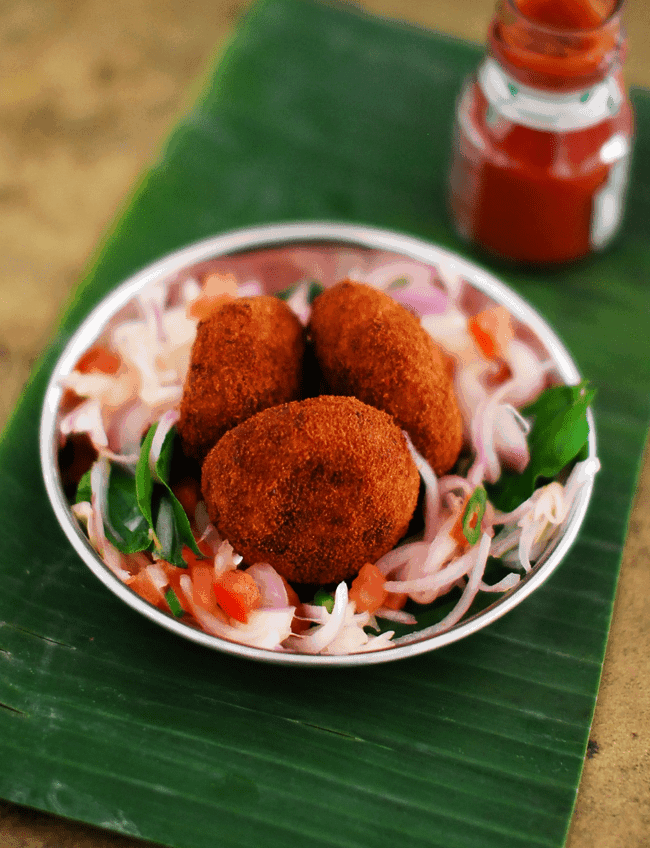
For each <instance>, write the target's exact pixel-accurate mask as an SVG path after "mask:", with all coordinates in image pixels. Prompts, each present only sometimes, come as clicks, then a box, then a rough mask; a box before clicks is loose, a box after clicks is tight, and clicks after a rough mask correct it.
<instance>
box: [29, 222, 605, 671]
mask: <svg viewBox="0 0 650 848" xmlns="http://www.w3.org/2000/svg"><path fill="white" fill-rule="evenodd" d="M319 242H323V243H330V244H340V245H342V246H343V247H346V246H347V247H360V248H367V249H376V250H383V251H390V252H395V253H398V254H401V255H403V256H405V257H407V258H409V259H415V260H417V261H421V262H425V263H426V264H429V265H439V264H440V262H441V261H442V262H444V263H445V267H446V269H450V270H453V271H455V272H457V273H458V274H462V276H463V278H464V279H466V280H467V281H468V282H469V283H470V285H472V286H474V287H475V288H477V289H479V290H480V291H482V292H483V293H484V294H486V295H488V297H490V298H492V299H493V300H495V301H496V302H498V303H500V304H503V305H504V306H506V307H507V308H508V310H509V311H510V312H511V313H512V314H513V316H514V317H515V318H516V319H517V320H519V321H520V322H521V323H523V324H525V325H527V326H528V327H529V328H530V329H531V330H532V331H533V333H534V334H535V335H536V336H537V337H538V338H539V339H540V340H541V341H542V342H543V344H544V345H545V347H546V348H547V350H548V351H549V353H550V354H551V356H552V358H553V360H554V363H555V366H556V370H557V372H558V373H559V375H560V377H561V379H562V380H564V382H565V383H567V384H576V383H578V382H579V381H580V379H581V377H580V373H579V371H578V368H577V367H576V365H575V363H574V361H573V359H572V357H571V355H570V354H569V352H568V350H567V349H566V347H565V346H564V344H563V342H562V341H561V340H560V338H559V337H558V335H557V334H556V332H555V331H554V330H553V329H552V327H551V326H550V325H549V324H548V323H547V322H546V321H545V320H544V319H543V318H542V317H541V315H540V314H539V313H538V312H537V311H536V310H535V309H534V308H533V307H532V306H531V305H530V304H529V303H528V302H527V301H525V300H524V299H523V298H522V297H520V296H519V295H518V294H517V293H516V292H514V291H513V290H512V289H511V288H510V287H509V286H507V285H506V284H505V283H503V282H501V281H500V280H499V279H497V277H496V276H494V275H493V274H491V273H490V272H489V271H487V270H485V269H483V268H482V267H481V266H479V265H477V264H475V263H474V262H472V261H470V260H468V259H465V258H464V257H462V256H460V255H459V254H456V253H454V252H453V251H451V250H448V249H447V248H444V247H440V246H438V245H436V244H435V243H433V242H428V241H425V240H424V239H420V238H416V237H413V236H411V235H408V234H403V233H399V232H397V231H394V230H386V229H380V228H376V227H371V226H366V225H355V224H341V223H331V222H328V221H313V222H297V223H279V224H267V225H262V226H254V227H246V228H241V229H236V230H231V231H228V232H225V233H223V234H220V235H216V236H212V237H209V238H206V239H202V240H200V241H197V242H195V243H193V244H190V245H188V246H186V247H183V248H181V249H179V250H176V251H174V252H172V253H169V254H167V255H165V256H163V257H161V258H159V259H157V260H155V261H154V262H152V263H150V264H149V265H147V266H146V267H144V268H142V269H140V270H139V271H137V272H136V273H134V274H132V275H130V276H129V277H128V278H127V279H126V280H124V281H123V282H122V283H120V284H119V285H117V286H116V287H115V288H114V289H113V290H112V291H111V292H109V294H107V295H106V296H105V297H104V298H102V300H101V301H100V302H99V303H98V304H97V305H96V306H95V307H94V308H93V309H92V310H91V312H90V313H89V314H88V315H87V316H86V318H85V319H84V320H83V321H82V322H81V324H80V325H79V327H78V328H77V329H76V330H75V331H74V333H73V334H72V336H71V337H70V339H69V340H68V342H67V344H66V345H65V348H64V350H63V352H62V353H61V355H60V356H59V358H58V360H57V362H56V364H55V366H54V369H53V371H52V374H51V376H50V379H49V381H48V384H47V388H46V391H45V395H44V400H43V407H42V413H41V422H40V431H39V448H40V459H41V467H42V472H43V479H44V482H45V488H46V491H47V494H48V497H49V500H50V503H51V505H52V508H53V510H54V513H55V515H56V517H57V519H58V521H59V524H60V525H61V528H62V529H63V531H64V533H65V535H66V536H67V538H68V540H69V541H70V543H71V544H72V546H73V548H74V549H75V550H76V552H77V553H78V554H79V556H80V557H81V559H82V560H83V561H84V563H85V564H86V565H87V566H88V568H89V569H90V570H91V571H92V572H93V574H95V576H96V577H97V578H99V580H101V582H102V583H103V584H104V585H105V586H106V587H107V588H108V589H109V590H110V591H112V592H113V594H115V595H117V597H119V598H120V599H121V600H122V601H124V602H125V603H126V604H127V605H128V606H130V607H131V608H132V609H134V610H135V611H136V612H139V613H140V614H142V615H144V616H145V617H146V618H148V619H149V620H150V621H153V622H155V623H157V624H159V625H161V626H162V627H164V628H165V629H167V630H169V631H171V632H173V633H176V634H177V635H180V636H182V637H184V638H186V639H189V640H190V641H193V642H195V643H197V644H200V645H203V646H204V647H207V648H211V649H213V650H218V651H222V652H225V653H229V654H233V655H235V656H240V657H245V658H247V659H253V660H258V661H263V662H271V663H274V664H280V665H296V666H309V667H333V666H335V667H346V666H359V665H373V664H377V663H384V662H392V661H394V660H398V659H405V658H407V657H413V656H417V655H419V654H422V653H426V652H428V651H432V650H435V649H437V648H441V647H443V646H445V645H449V644H451V643H453V642H457V641H459V640H460V639H463V638H465V637H467V636H469V635H472V634H474V633H477V632H478V631H480V630H482V629H483V628H484V627H487V626H488V625H489V624H492V623H493V622H494V621H496V620H497V619H499V618H501V617H502V616H503V615H505V614H506V613H507V612H509V611H510V610H512V609H513V608H514V607H516V606H518V605H519V604H520V603H521V602H522V601H523V600H525V598H527V597H528V596H529V595H530V594H531V593H532V592H533V591H535V590H536V589H537V588H538V587H539V586H541V584H542V583H544V582H545V581H546V580H547V579H548V577H549V576H550V575H551V574H552V573H553V572H554V571H555V569H556V568H557V567H558V565H559V564H560V562H561V561H562V560H563V559H564V557H565V555H566V554H567V552H568V550H569V548H570V547H571V546H572V545H573V542H574V541H575V539H576V536H577V535H578V532H579V529H580V526H581V524H582V522H583V520H584V517H585V515H586V512H587V508H588V505H589V501H590V498H591V494H592V491H593V485H594V481H593V477H591V478H590V479H589V480H588V481H587V482H586V483H585V485H584V486H583V487H582V488H581V490H580V492H579V493H578V496H577V499H576V501H575V502H574V504H573V507H572V509H571V511H570V513H569V515H568V517H567V519H566V520H565V522H564V525H565V526H564V531H563V532H561V531H560V532H561V535H559V538H558V539H557V540H556V542H555V543H554V547H553V548H552V550H551V552H550V554H549V555H548V557H547V558H546V560H545V561H544V562H542V563H541V564H537V565H536V566H535V567H534V569H533V570H532V571H531V572H529V574H528V575H527V576H526V577H525V579H523V580H522V581H521V582H520V583H519V584H518V585H517V586H516V587H515V588H514V589H511V590H510V591H508V592H505V593H503V594H501V595H499V596H498V597H497V599H496V600H495V602H494V603H493V604H491V605H490V606H489V607H488V608H486V609H485V610H483V611H481V612H480V613H477V614H476V615H474V616H472V617H471V618H469V619H465V620H462V621H461V622H459V623H458V624H456V625H454V626H453V627H452V628H450V629H449V630H447V631H445V632H443V633H439V634H436V635H433V636H426V635H425V636H422V637H418V635H416V634H413V637H412V640H411V641H409V642H407V643H404V644H396V645H395V646H394V647H391V648H387V649H382V650H378V651H368V652H364V653H356V654H346V655H341V656H338V655H332V656H330V655H320V654H318V655H311V654H297V653H289V652H286V653H284V652H280V651H272V650H268V649H264V648H255V647H251V646H248V645H243V644H240V643H237V642H230V641H228V640H226V639H221V638H220V637H217V636H213V635H211V634H209V633H205V632H203V631H200V630H195V629H194V628H192V627H188V626H187V625H186V624H183V623H182V622H181V621H180V620H178V619H175V618H172V617H170V616H168V615H167V614H166V613H164V612H163V611H162V610H159V609H157V608H156V607H153V606H151V605H150V604H149V603H148V602H146V601H145V600H144V599H143V598H141V597H140V596H139V595H138V594H136V592H135V591H134V590H132V589H130V588H129V587H128V586H127V585H126V584H125V583H123V582H122V581H121V580H120V579H119V577H117V576H116V575H115V574H113V572H112V571H111V570H110V569H109V568H108V566H107V565H106V564H105V563H104V562H103V560H102V559H101V558H100V557H99V555H98V554H97V553H96V552H95V550H94V548H93V547H92V546H91V545H90V542H89V541H88V539H87V537H86V535H85V534H84V532H83V531H82V529H81V527H80V525H79V523H78V522H77V520H76V518H75V517H74V515H73V513H72V511H71V509H70V506H69V504H68V501H67V499H66V496H65V493H64V490H63V485H62V482H61V477H60V474H59V471H58V462H57V430H58V408H59V403H60V400H61V397H62V394H63V390H62V388H61V386H60V381H61V379H62V378H63V377H65V376H67V375H68V374H69V373H70V372H71V371H72V370H73V368H74V365H75V364H76V362H77V361H78V359H79V357H80V355H81V354H82V353H83V352H84V351H85V350H86V349H87V348H88V347H90V346H91V345H92V344H93V343H94V342H95V341H96V339H97V338H98V337H99V336H100V334H101V332H102V331H103V329H104V327H105V325H106V322H107V321H108V320H109V319H110V318H111V317H112V316H113V315H115V314H116V313H117V312H119V310H120V309H122V308H123V307H124V306H126V304H127V303H128V302H129V301H130V300H131V299H132V298H133V296H134V295H135V294H136V293H137V292H138V291H139V290H140V289H141V288H143V287H145V286H147V285H148V284H150V283H152V282H153V281H154V280H167V279H170V278H172V277H173V276H174V274H177V273H178V272H179V271H181V270H182V269H183V268H186V267H188V266H191V265H195V264H197V263H199V262H203V261H205V260H207V259H212V258H218V257H221V256H224V255H228V254H233V253H240V252H244V251H250V250H261V249H264V248H278V247H281V246H283V245H287V244H297V243H305V244H307V243H310V244H317V243H319ZM587 419H588V424H589V441H588V459H594V460H595V458H596V433H595V424H594V418H593V413H592V411H591V409H588V410H587Z"/></svg>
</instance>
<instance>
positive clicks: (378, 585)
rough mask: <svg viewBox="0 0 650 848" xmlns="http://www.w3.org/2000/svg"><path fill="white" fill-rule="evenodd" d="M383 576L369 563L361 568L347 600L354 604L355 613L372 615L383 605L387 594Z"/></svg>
mask: <svg viewBox="0 0 650 848" xmlns="http://www.w3.org/2000/svg"><path fill="white" fill-rule="evenodd" d="M385 582H386V581H385V579H384V575H383V574H382V573H381V571H380V570H379V569H378V568H377V566H376V565H373V564H372V563H370V562H367V563H366V564H365V565H364V566H362V568H361V570H360V571H359V573H358V575H357V576H356V577H355V578H354V580H353V581H352V586H351V588H350V592H349V594H348V598H349V600H351V601H354V603H355V604H356V608H357V612H370V613H373V612H375V611H376V610H378V609H379V607H382V606H383V605H384V601H385V600H386V596H387V594H388V593H387V592H386V590H385V589H384V583H385Z"/></svg>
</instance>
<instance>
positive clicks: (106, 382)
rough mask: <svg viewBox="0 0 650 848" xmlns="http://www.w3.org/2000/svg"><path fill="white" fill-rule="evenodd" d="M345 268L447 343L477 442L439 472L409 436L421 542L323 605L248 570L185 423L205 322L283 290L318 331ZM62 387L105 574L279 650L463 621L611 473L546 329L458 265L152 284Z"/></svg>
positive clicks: (204, 625) (201, 273) (69, 465)
mask: <svg viewBox="0 0 650 848" xmlns="http://www.w3.org/2000/svg"><path fill="white" fill-rule="evenodd" d="M345 277H347V278H349V279H353V280H357V281H359V282H365V283H367V284H369V285H372V286H374V287H376V288H378V289H381V290H383V291H385V292H387V293H388V294H389V295H390V296H391V297H393V298H394V300H396V301H397V302H398V303H401V304H402V305H403V306H404V307H405V308H406V309H409V310H411V311H412V312H414V313H415V314H416V315H417V316H419V317H420V320H421V323H422V326H423V327H424V328H425V330H426V331H427V332H428V333H429V334H430V335H431V337H432V338H433V339H434V341H436V342H437V343H438V344H439V345H440V346H441V347H442V348H443V349H444V350H445V351H446V353H447V355H448V358H449V362H450V367H451V368H453V379H454V386H455V392H456V396H457V399H458V403H459V406H460V409H461V413H462V418H463V425H464V441H465V445H464V448H463V451H462V453H461V456H460V458H459V460H458V462H457V464H456V466H455V467H454V468H453V469H452V471H451V472H450V473H448V474H446V475H444V476H442V477H437V476H436V474H435V473H434V472H433V470H432V469H431V467H430V466H429V465H428V464H427V462H426V461H425V460H424V459H423V458H422V457H421V456H420V455H419V454H418V453H417V451H416V450H415V449H414V448H413V446H412V444H411V443H410V440H409V439H408V434H405V435H406V437H407V441H408V444H409V448H410V450H411V453H412V455H413V458H414V460H415V462H416V465H417V468H418V471H419V473H420V480H421V492H420V502H419V506H418V511H417V518H416V520H415V521H414V522H412V523H411V528H412V530H413V532H412V533H411V535H410V536H408V538H405V539H403V540H402V541H401V542H400V543H399V544H398V546H397V547H396V548H394V549H393V550H392V551H390V552H389V553H387V554H385V555H384V556H382V557H381V558H380V559H379V560H378V561H377V562H376V563H369V564H368V565H367V566H364V567H363V568H362V569H361V572H360V573H359V576H358V577H357V578H355V579H354V580H352V581H348V583H345V582H341V583H339V585H337V586H329V587H322V588H321V589H320V590H319V591H318V592H317V593H316V595H315V596H312V597H310V598H306V597H304V590H303V589H301V587H294V586H291V585H289V584H288V583H287V581H286V580H285V579H284V578H283V577H282V576H281V575H280V574H278V572H277V571H276V570H275V569H274V568H272V566H270V565H269V564H268V563H248V564H244V563H243V562H242V558H241V556H239V555H238V553H237V552H236V551H235V550H233V548H232V546H231V545H230V543H229V541H228V540H227V539H224V538H221V536H220V535H219V533H218V531H217V529H216V528H215V527H214V526H213V525H212V524H211V523H210V519H209V517H208V514H207V510H206V507H205V503H204V502H203V500H202V497H201V493H200V489H199V484H198V482H197V481H196V480H194V482H193V481H192V480H189V481H188V480H181V481H178V480H174V479H173V473H172V471H173V463H174V452H175V451H176V450H178V447H177V439H176V433H175V424H176V421H177V419H178V407H179V403H180V400H181V396H182V393H183V384H184V381H185V375H186V372H187V369H188V366H189V360H190V352H191V348H192V343H193V341H194V337H195V333H196V326H197V322H198V321H199V320H200V319H202V318H204V317H206V316H207V315H208V314H209V313H210V311H212V310H213V309H215V308H217V307H218V306H219V304H221V303H223V301H224V299H229V298H236V297H243V296H254V295H257V294H261V293H263V292H266V293H275V294H277V295H278V296H280V297H282V298H283V299H284V300H285V301H286V302H287V304H288V305H289V306H290V307H291V308H292V310H293V311H294V312H295V314H296V315H297V316H298V318H299V319H300V321H301V322H302V323H303V324H304V325H306V324H307V323H308V321H309V316H310V309H311V302H312V301H313V299H314V297H315V296H316V294H317V293H318V292H319V291H320V290H321V288H322V287H327V286H330V285H333V284H334V283H336V282H337V281H338V280H340V279H342V278H345ZM62 388H63V389H64V395H63V400H62V404H61V409H60V413H59V423H58V433H59V440H60V453H59V456H60V468H61V473H62V479H63V480H64V483H65V484H66V486H67V492H68V494H69V497H70V501H71V504H72V511H73V513H74V515H75V516H76V518H77V520H78V521H79V522H80V524H81V525H82V526H83V527H84V529H85V531H86V533H87V536H88V539H89V541H90V544H91V545H92V547H93V548H94V549H95V551H96V552H97V554H98V556H99V557H100V558H101V559H102V560H103V562H104V563H105V565H106V567H107V568H108V569H110V571H111V572H112V573H113V574H114V575H116V576H117V577H118V578H119V579H120V580H121V581H122V582H123V583H125V584H126V585H127V586H129V587H130V588H131V589H132V590H133V591H134V592H136V593H137V594H138V595H140V596H141V597H142V598H144V599H145V600H146V601H147V602H149V603H150V604H153V605H154V606H156V607H157V608H159V609H161V610H163V611H165V612H166V613H167V614H168V615H170V616H174V617H176V618H178V619H179V620H181V621H182V622H184V623H185V624H186V625H187V626H188V627H193V628H197V629H199V630H203V631H205V632H206V633H209V634H212V635H214V636H217V637H220V638H222V639H226V640H230V641H233V642H239V643H242V644H245V645H250V646H254V647H258V648H264V649H267V650H269V651H277V652H298V653H304V654H330V655H331V654H338V655H340V654H352V653H358V652H363V651H377V650H389V649H390V648H391V647H393V646H394V645H398V644H400V643H401V642H402V640H408V639H409V636H411V635H412V634H413V633H416V632H417V631H418V630H420V629H423V628H425V627H426V628H427V634H434V633H442V632H444V631H446V630H449V629H450V628H452V627H454V626H455V625H457V624H458V623H459V622H461V621H462V620H463V619H464V618H466V617H467V616H468V615H473V614H475V612H476V611H478V610H479V609H483V608H485V607H486V606H488V605H489V604H490V603H492V601H493V599H494V595H495V593H498V594H501V593H505V592H511V591H512V590H514V589H515V587H517V586H518V585H519V583H520V582H521V581H522V580H526V579H527V576H528V575H529V574H530V573H531V571H532V570H533V569H534V568H535V564H536V562H537V561H538V560H539V559H540V557H541V556H542V555H543V554H544V553H545V552H546V551H547V550H548V549H549V547H552V545H553V542H554V539H556V538H557V537H558V535H559V533H560V529H561V528H562V526H563V525H564V523H565V522H566V520H567V517H568V516H569V514H570V513H571V510H572V507H573V505H574V502H575V500H576V497H577V495H578V493H579V492H580V490H581V488H582V486H584V485H585V484H586V483H587V482H589V481H590V480H591V479H592V478H593V476H594V475H595V474H596V473H597V471H598V468H599V463H598V460H597V459H595V458H587V449H586V445H587V439H588V423H587V419H586V412H587V408H588V406H589V404H590V403H591V400H592V397H593V391H592V390H591V389H590V388H589V387H588V386H587V384H586V383H580V384H578V385H575V386H566V385H562V384H561V383H560V382H559V378H558V375H557V373H556V370H555V368H554V363H553V360H552V359H551V357H550V356H549V354H548V352H547V350H546V349H545V348H544V346H543V345H542V343H541V342H540V340H539V339H538V338H537V337H536V336H534V334H533V333H532V332H531V331H530V329H528V328H527V327H525V326H524V325H520V324H519V323H518V322H516V321H515V320H514V319H513V318H512V317H511V315H510V314H509V313H508V312H507V310H506V309H505V307H503V306H499V305H496V304H494V303H493V302H492V301H491V300H490V299H489V298H488V297H487V295H485V294H483V293H481V292H479V291H477V289H475V288H474V287H473V286H471V284H470V283H469V282H467V281H465V280H464V279H462V278H461V277H458V276H457V275H456V274H454V273H453V272H452V271H450V269H448V268H445V267H443V266H439V267H434V266H429V265H425V264H424V263H421V262H417V261H414V260H410V259H405V258H404V257H402V256H399V255H397V254H389V253H383V252H380V251H371V250H362V249H358V250H356V249H350V248H345V247H337V248H329V247H317V248H312V247H301V246H297V247H283V248H275V249H267V250H258V251H254V252H250V253H247V254H242V255H237V256H233V257H220V258H218V259H214V260H211V261H208V262H204V263H201V264H200V265H196V266H193V267H191V268H189V269H187V270H186V271H184V272H183V273H180V274H176V275H175V276H173V277H172V278H170V279H168V280H165V281H163V282H161V281H157V282H155V283H153V284H149V285H148V286H147V287H146V288H145V289H144V290H143V291H141V292H140V293H139V294H138V295H136V297H135V298H134V299H133V301H132V302H131V303H130V304H129V305H128V306H127V307H125V308H124V309H123V310H122V311H121V312H120V313H119V314H118V315H116V316H115V317H114V318H113V319H112V320H111V322H110V323H109V324H108V326H106V327H105V328H104V331H103V333H102V335H101V336H100V338H98V339H97V341H96V343H95V344H94V346H93V347H92V348H91V349H90V350H89V351H87V353H86V354H85V355H84V356H83V357H82V358H81V359H80V360H79V362H78V363H77V365H76V367H75V369H74V370H73V371H72V372H71V373H70V374H69V375H68V376H66V377H65V378H64V379H63V380H62ZM143 434H146V435H145V437H144V440H143ZM152 499H153V500H152ZM154 503H155V509H154V507H152V504H154ZM154 512H155V514H154ZM414 525H415V526H414ZM312 591H313V590H312ZM219 599H221V601H220V600H219Z"/></svg>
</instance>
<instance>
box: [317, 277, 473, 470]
mask: <svg viewBox="0 0 650 848" xmlns="http://www.w3.org/2000/svg"><path fill="white" fill-rule="evenodd" d="M309 333H310V336H311V339H312V342H313V345H314V350H315V352H316V357H317V359H318V361H319V363H320V366H321V369H322V371H323V375H324V377H325V379H326V381H327V383H328V384H329V387H330V390H331V391H332V393H333V394H337V395H354V396H355V397H357V398H359V400H362V401H363V402H364V403H367V404H370V405H371V406H375V407H377V408H378V409H383V410H384V411H385V412H388V413H390V414H391V415H392V416H393V417H394V418H395V421H396V422H397V423H398V424H399V425H400V427H402V428H403V429H404V430H406V431H407V432H408V434H409V436H410V437H411V440H412V441H413V444H414V445H415V447H416V448H417V450H418V451H419V452H420V453H421V454H422V456H424V458H425V459H426V460H427V461H428V462H429V464H430V465H431V467H432V468H433V470H434V471H435V472H436V474H444V473H445V472H446V471H448V470H449V469H450V468H451V467H452V466H453V465H454V463H455V462H456V460H457V458H458V455H459V453H460V450H461V447H462V444H463V425H462V418H461V414H460V411H459V408H458V403H457V401H456V396H455V394H454V389H453V383H452V378H451V375H450V374H449V372H448V369H447V364H446V361H445V355H444V353H443V352H442V350H441V349H440V348H439V347H438V346H437V345H436V343H435V342H434V341H433V339H431V337H430V336H429V335H428V333H427V332H426V330H425V329H424V328H423V327H422V326H421V324H420V321H419V319H418V318H416V317H415V316H414V315H413V314H411V313H410V312H409V311H408V310H407V309H405V308H404V307H403V306H401V305H400V304H399V303H396V302H395V301H394V300H392V298H390V297H389V296H388V295H387V294H385V293H384V292H381V291H378V290H376V289H373V288H372V287H371V286H368V285H365V284H363V283H356V282H352V281H350V280H344V281H342V282H340V283H337V284H336V285H335V286H333V287H332V288H330V289H327V290H326V291H324V292H322V293H321V294H320V295H319V296H318V297H317V298H316V299H315V301H314V303H313V308H312V316H311V322H310V325H309Z"/></svg>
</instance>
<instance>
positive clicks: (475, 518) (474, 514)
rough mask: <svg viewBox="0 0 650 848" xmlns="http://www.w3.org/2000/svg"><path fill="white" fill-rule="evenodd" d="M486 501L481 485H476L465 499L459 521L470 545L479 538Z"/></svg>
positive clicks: (485, 494)
mask: <svg viewBox="0 0 650 848" xmlns="http://www.w3.org/2000/svg"><path fill="white" fill-rule="evenodd" d="M486 501H487V493H486V491H485V489H484V488H483V486H477V487H476V488H475V489H474V491H473V492H472V495H471V497H470V499H469V500H468V501H467V506H466V507H465V511H464V512H463V519H462V522H461V523H462V527H463V536H465V538H466V539H467V541H468V542H469V544H470V545H475V544H476V543H477V542H478V540H479V539H480V538H481V522H482V521H483V515H484V514H485V504H486Z"/></svg>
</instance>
